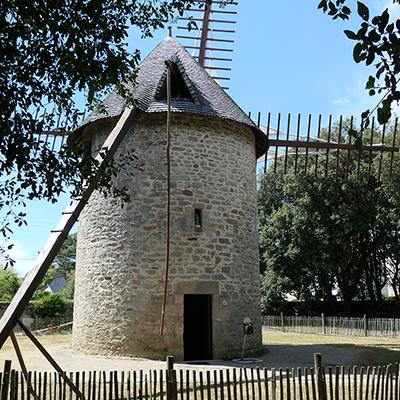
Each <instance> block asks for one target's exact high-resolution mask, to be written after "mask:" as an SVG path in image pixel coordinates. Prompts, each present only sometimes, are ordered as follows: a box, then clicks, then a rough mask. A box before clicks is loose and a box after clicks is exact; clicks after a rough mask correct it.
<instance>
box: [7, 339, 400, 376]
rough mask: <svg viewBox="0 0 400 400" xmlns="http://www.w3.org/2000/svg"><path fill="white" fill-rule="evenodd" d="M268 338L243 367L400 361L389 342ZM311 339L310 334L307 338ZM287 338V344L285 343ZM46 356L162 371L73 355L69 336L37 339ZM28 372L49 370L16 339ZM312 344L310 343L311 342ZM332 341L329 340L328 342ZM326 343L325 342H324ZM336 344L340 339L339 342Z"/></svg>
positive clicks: (72, 363)
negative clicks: (316, 360)
mask: <svg viewBox="0 0 400 400" xmlns="http://www.w3.org/2000/svg"><path fill="white" fill-rule="evenodd" d="M268 336H269V339H270V340H269V341H268V340H267V341H266V342H265V343H264V353H263V354H262V355H261V356H260V360H261V361H262V362H260V363H257V364H246V366H258V367H260V368H261V367H262V368H264V367H265V368H280V367H282V368H285V367H289V368H291V367H305V366H312V364H313V354H314V353H322V358H323V364H324V365H359V366H360V365H373V364H384V363H387V362H395V361H400V351H399V349H398V348H396V346H395V345H394V344H393V343H387V344H385V343H383V344H373V345H366V344H362V345H358V344H332V343H328V344H322V343H319V342H321V337H320V338H319V339H318V340H317V339H316V340H315V341H316V342H317V343H316V344H313V343H309V342H310V340H309V336H310V335H309V336H308V337H307V340H303V342H305V343H293V340H294V339H293V338H296V336H295V335H290V336H289V335H288V336H282V335H280V336H278V337H277V336H276V335H275V336H274V334H271V335H267V339H268ZM311 336H312V335H311ZM286 338H287V341H288V343H285V339H286ZM39 339H40V340H41V341H42V342H43V344H44V345H45V347H46V349H47V350H48V351H49V353H50V354H51V355H52V356H53V357H54V358H55V359H56V360H57V362H58V363H59V364H60V365H61V366H62V368H63V369H64V370H66V371H83V370H86V371H90V370H103V371H111V370H139V369H142V370H152V369H164V368H166V363H165V362H164V361H153V360H147V359H140V358H127V357H99V356H88V355H81V354H76V353H74V352H73V351H72V348H71V336H69V335H54V336H51V337H40V338H39ZM18 340H19V343H20V346H21V348H22V351H23V354H24V358H25V362H26V364H27V367H28V369H30V370H37V371H52V370H53V368H52V367H51V365H50V364H49V363H48V362H47V361H46V360H45V359H44V358H43V356H42V355H41V353H40V352H39V351H38V350H37V349H36V348H34V347H33V346H32V345H31V344H30V343H29V341H28V339H27V338H25V337H19V338H18ZM311 341H312V340H311ZM331 341H332V340H331ZM328 342H329V341H328ZM339 343H340V340H339ZM6 359H11V360H12V361H13V367H14V368H16V369H17V368H18V367H19V365H18V361H17V359H16V356H15V353H14V350H13V348H12V346H11V344H10V343H6V344H5V346H4V347H3V348H2V349H1V350H0V362H1V363H2V361H3V360H6ZM176 366H177V368H189V369H193V368H196V369H210V368H221V367H222V368H227V367H232V368H235V367H236V368H237V367H240V366H243V364H240V363H237V362H233V361H231V360H213V361H210V362H208V363H203V364H200V363H196V364H190V363H176Z"/></svg>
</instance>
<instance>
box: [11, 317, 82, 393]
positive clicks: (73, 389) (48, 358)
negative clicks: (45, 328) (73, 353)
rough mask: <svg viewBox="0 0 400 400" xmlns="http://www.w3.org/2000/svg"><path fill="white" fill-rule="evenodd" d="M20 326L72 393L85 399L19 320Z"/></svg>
mask: <svg viewBox="0 0 400 400" xmlns="http://www.w3.org/2000/svg"><path fill="white" fill-rule="evenodd" d="M17 322H18V325H19V326H20V327H21V329H22V330H23V332H24V333H25V335H26V336H28V338H29V339H30V340H31V342H32V343H33V344H34V345H35V346H36V347H37V348H38V350H39V351H40V352H41V353H42V354H43V355H44V357H45V358H46V360H47V361H48V362H49V363H50V364H51V365H52V366H53V368H54V369H55V370H56V371H57V372H58V373H59V374H60V376H61V378H62V379H64V381H65V383H66V384H67V385H68V386H69V387H70V388H71V389H72V391H73V392H74V393H75V394H76V395H77V396H78V397H79V398H80V399H83V395H82V393H81V392H80V391H79V390H78V388H77V387H76V386H75V385H74V384H73V383H72V381H71V379H69V377H68V375H67V374H66V372H65V371H63V370H62V368H61V367H60V366H59V365H58V363H57V361H56V360H55V359H54V358H53V357H52V356H51V355H50V353H49V352H48V351H47V350H46V349H45V348H44V346H43V345H42V344H41V343H40V342H39V340H37V339H36V337H35V335H33V334H32V332H31V331H30V330H29V329H28V328H27V327H26V326H25V325H24V324H23V323H22V322H21V321H20V320H18V321H17Z"/></svg>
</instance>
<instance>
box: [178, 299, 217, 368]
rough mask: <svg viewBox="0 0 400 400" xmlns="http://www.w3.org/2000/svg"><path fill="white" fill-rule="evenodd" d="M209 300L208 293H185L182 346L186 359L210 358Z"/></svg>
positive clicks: (210, 309)
mask: <svg viewBox="0 0 400 400" xmlns="http://www.w3.org/2000/svg"><path fill="white" fill-rule="evenodd" d="M211 300H212V298H211V295H210V294H185V298H184V321H183V346H184V356H185V360H186V361H190V360H209V359H211V358H212V323H211V321H212V314H211V311H212V301H211Z"/></svg>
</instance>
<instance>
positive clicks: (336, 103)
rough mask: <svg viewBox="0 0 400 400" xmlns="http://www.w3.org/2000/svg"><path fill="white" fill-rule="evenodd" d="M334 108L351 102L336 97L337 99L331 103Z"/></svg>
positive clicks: (344, 98) (345, 98) (346, 98)
mask: <svg viewBox="0 0 400 400" xmlns="http://www.w3.org/2000/svg"><path fill="white" fill-rule="evenodd" d="M332 103H333V105H334V106H343V105H345V104H349V103H351V100H350V99H349V98H348V97H345V96H343V97H338V98H337V99H335V100H333V101H332Z"/></svg>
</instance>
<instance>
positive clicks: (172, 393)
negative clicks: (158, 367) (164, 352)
mask: <svg viewBox="0 0 400 400" xmlns="http://www.w3.org/2000/svg"><path fill="white" fill-rule="evenodd" d="M176 398H177V384H176V371H175V370H174V357H172V356H167V400H176Z"/></svg>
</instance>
